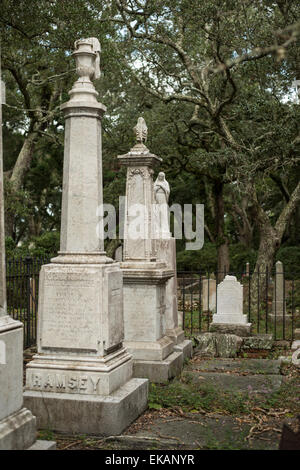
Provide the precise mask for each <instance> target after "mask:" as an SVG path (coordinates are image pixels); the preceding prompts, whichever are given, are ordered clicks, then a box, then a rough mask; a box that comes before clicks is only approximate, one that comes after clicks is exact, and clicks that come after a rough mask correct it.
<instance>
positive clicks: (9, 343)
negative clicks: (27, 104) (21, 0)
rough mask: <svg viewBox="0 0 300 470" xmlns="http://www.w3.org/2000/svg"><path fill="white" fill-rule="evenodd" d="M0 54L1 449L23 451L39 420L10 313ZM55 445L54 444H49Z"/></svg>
mask: <svg viewBox="0 0 300 470" xmlns="http://www.w3.org/2000/svg"><path fill="white" fill-rule="evenodd" d="M4 97H5V90H4V85H3V82H2V80H1V57H0V450H23V449H27V448H29V447H31V446H32V445H33V444H34V443H35V441H36V419H35V417H34V416H33V415H32V413H31V412H30V411H29V410H27V409H26V408H24V407H23V324H22V323H21V322H19V321H15V320H13V319H12V318H11V317H10V316H9V315H7V307H6V282H5V280H6V275H5V231H4V200H3V142H2V103H3V102H4V101H3V99H4ZM45 448H48V449H51V448H53V443H50V444H48V446H47V447H45Z"/></svg>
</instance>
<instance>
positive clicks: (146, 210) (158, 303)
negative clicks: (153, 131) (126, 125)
mask: <svg viewBox="0 0 300 470" xmlns="http://www.w3.org/2000/svg"><path fill="white" fill-rule="evenodd" d="M135 133H136V139H137V143H136V145H135V146H134V147H133V148H132V149H131V150H130V151H129V152H128V153H127V154H126V155H120V156H119V157H118V159H119V162H120V163H121V165H123V166H125V167H126V168H127V181H126V203H125V223H124V254H123V263H122V264H121V267H122V271H123V279H124V327H125V345H126V347H127V348H128V350H129V351H130V352H131V353H132V354H133V357H134V369H133V370H134V375H135V377H148V378H149V379H150V380H151V381H152V382H164V381H166V380H168V379H169V378H171V377H174V376H175V375H177V374H178V373H180V371H181V368H182V365H183V355H182V352H180V351H175V350H174V344H173V341H172V340H171V339H170V338H169V337H168V336H167V335H166V285H167V281H168V280H169V279H170V278H171V277H172V276H173V275H174V271H173V270H172V269H171V268H170V267H168V266H167V264H166V263H165V262H164V261H158V260H157V253H156V243H155V239H154V229H155V225H154V206H155V201H154V191H153V172H154V168H155V167H157V166H158V165H159V164H160V162H161V158H159V157H157V156H156V155H154V154H152V153H150V151H149V150H148V149H147V147H146V146H145V145H144V143H143V142H144V141H145V140H146V138H147V126H146V123H145V121H144V119H143V118H139V119H138V123H137V125H136V127H135Z"/></svg>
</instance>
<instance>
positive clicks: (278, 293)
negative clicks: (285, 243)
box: [269, 261, 291, 323]
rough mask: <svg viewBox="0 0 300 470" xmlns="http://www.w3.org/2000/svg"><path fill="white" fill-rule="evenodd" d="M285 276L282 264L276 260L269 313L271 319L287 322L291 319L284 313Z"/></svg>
mask: <svg viewBox="0 0 300 470" xmlns="http://www.w3.org/2000/svg"><path fill="white" fill-rule="evenodd" d="M284 283H285V276H284V270H283V264H282V262H281V261H277V263H276V265H275V276H274V284H273V285H274V290H273V302H272V313H270V314H269V318H270V320H271V321H276V322H281V323H282V322H283V321H285V322H289V321H291V315H288V314H287V313H286V302H285V288H284Z"/></svg>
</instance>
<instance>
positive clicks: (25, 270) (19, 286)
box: [6, 257, 300, 348]
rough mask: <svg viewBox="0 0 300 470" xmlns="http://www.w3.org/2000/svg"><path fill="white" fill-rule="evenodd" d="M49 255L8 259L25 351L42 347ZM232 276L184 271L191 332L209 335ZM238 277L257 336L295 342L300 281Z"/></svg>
mask: <svg viewBox="0 0 300 470" xmlns="http://www.w3.org/2000/svg"><path fill="white" fill-rule="evenodd" d="M49 261H50V258H49V257H39V258H36V257H26V258H23V259H8V260H7V262H6V273H7V306H8V314H9V315H11V316H12V317H13V318H14V319H17V320H20V321H22V322H23V323H24V348H29V347H31V346H34V345H35V344H36V337H37V336H36V331H37V315H38V293H39V292H38V290H39V273H40V269H41V266H42V265H43V264H47V263H49ZM225 274H226V273H224V272H222V273H221V272H216V271H215V272H209V271H205V270H201V271H178V273H177V289H178V291H177V298H178V310H179V314H180V316H182V319H181V322H182V325H183V327H184V330H185V332H186V334H190V335H193V334H197V333H198V332H202V331H208V330H209V326H210V323H211V322H212V316H213V314H214V313H216V311H217V306H218V289H217V285H218V284H219V283H220V282H221V281H222V279H223V278H224V276H225ZM227 274H231V275H235V276H236V277H237V279H238V281H239V282H241V283H242V284H243V313H244V314H247V316H248V321H249V322H250V323H252V332H253V333H254V334H255V333H272V334H273V336H274V339H283V340H293V339H294V331H295V329H296V328H299V327H300V279H297V277H296V276H293V275H292V274H291V273H287V272H285V271H283V272H282V273H277V274H276V272H275V270H272V271H271V272H268V270H265V271H262V270H258V272H254V273H253V272H252V273H249V272H248V273H246V272H239V273H236V272H235V273H227Z"/></svg>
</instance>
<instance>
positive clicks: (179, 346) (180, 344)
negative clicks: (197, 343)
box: [166, 327, 193, 360]
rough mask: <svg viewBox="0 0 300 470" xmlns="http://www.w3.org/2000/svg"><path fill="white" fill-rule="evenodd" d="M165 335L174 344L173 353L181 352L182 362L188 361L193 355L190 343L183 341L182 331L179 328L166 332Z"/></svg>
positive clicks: (186, 340)
mask: <svg viewBox="0 0 300 470" xmlns="http://www.w3.org/2000/svg"><path fill="white" fill-rule="evenodd" d="M166 335H167V336H168V337H169V338H170V339H171V340H172V342H173V344H174V351H178V352H182V354H183V360H185V359H190V358H191V357H192V355H193V343H192V341H190V340H188V339H185V337H184V331H183V330H182V329H181V328H180V327H177V328H173V329H169V330H167V331H166Z"/></svg>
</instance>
